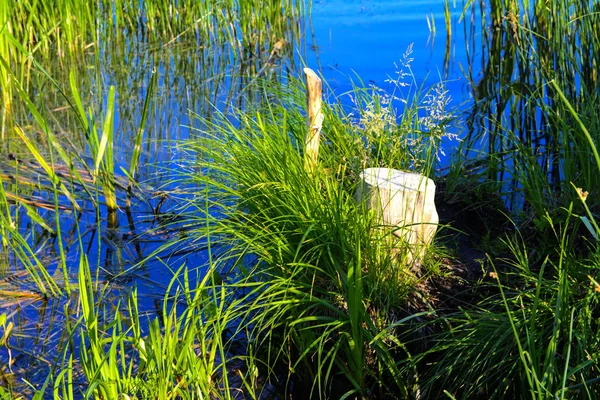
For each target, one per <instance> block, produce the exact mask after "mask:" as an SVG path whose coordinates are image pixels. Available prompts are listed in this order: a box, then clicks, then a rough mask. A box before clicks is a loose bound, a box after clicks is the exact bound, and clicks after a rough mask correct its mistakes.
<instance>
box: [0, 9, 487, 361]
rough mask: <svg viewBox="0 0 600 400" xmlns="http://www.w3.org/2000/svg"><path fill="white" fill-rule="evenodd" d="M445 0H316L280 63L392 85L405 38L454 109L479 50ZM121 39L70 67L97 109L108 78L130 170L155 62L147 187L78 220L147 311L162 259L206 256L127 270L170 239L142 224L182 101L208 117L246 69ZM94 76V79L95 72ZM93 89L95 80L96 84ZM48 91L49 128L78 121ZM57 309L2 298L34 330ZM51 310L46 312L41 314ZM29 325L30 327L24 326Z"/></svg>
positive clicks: (91, 249)
mask: <svg viewBox="0 0 600 400" xmlns="http://www.w3.org/2000/svg"><path fill="white" fill-rule="evenodd" d="M444 6H445V5H444V2H443V1H442V0H439V1H432V0H423V1H399V0H398V1H391V0H387V1H386V0H370V1H369V0H363V1H346V0H329V1H328V0H322V1H315V2H313V4H312V8H311V10H310V11H311V12H310V15H309V16H308V17H307V18H306V19H305V20H303V21H299V26H300V29H299V30H298V31H297V32H295V33H294V34H295V35H297V36H295V37H290V38H287V39H288V40H289V42H290V43H292V44H293V47H291V48H290V49H289V50H288V53H287V55H286V57H284V58H282V59H281V61H280V62H281V64H282V65H284V66H285V67H286V68H287V70H288V71H290V72H291V73H292V74H295V75H296V76H300V74H301V70H302V66H303V64H305V65H306V66H309V67H310V68H312V69H314V70H316V71H318V72H319V73H320V74H322V76H323V77H324V79H325V81H326V82H327V84H328V86H329V88H330V91H331V92H333V93H335V94H336V95H343V94H344V93H346V92H349V91H350V90H351V89H352V82H355V83H358V82H359V80H362V82H363V83H364V85H375V86H377V87H380V88H382V89H386V90H390V89H391V84H390V83H389V82H387V80H388V79H389V78H392V79H393V78H395V74H396V71H397V67H396V66H395V63H396V64H397V63H398V62H399V60H401V59H402V58H403V56H404V55H405V54H406V52H407V49H409V48H411V49H412V53H411V54H410V58H412V59H413V61H412V63H411V72H412V75H413V76H414V79H415V82H416V83H417V84H419V85H420V84H421V83H425V84H426V85H431V84H435V83H437V82H439V81H440V80H442V81H444V82H445V84H446V87H447V89H448V90H449V92H450V95H451V97H452V99H453V102H452V104H451V106H455V107H459V108H460V106H461V105H462V104H465V103H466V102H468V101H469V100H470V91H469V86H468V81H467V80H466V79H465V77H464V73H463V69H467V68H468V65H469V64H470V63H469V60H468V57H471V58H475V57H476V55H475V54H472V53H471V54H470V53H468V52H467V49H468V46H467V43H468V42H467V40H466V39H465V34H464V31H465V30H468V29H465V27H464V23H465V22H464V20H463V21H460V17H461V14H462V9H461V8H460V7H459V6H456V7H454V6H453V5H452V4H450V9H449V15H450V20H451V27H452V34H449V33H448V32H447V31H446V27H445V9H444ZM434 26H435V28H434ZM469 29H470V28H469ZM469 40H475V41H477V37H475V38H473V37H470V38H469ZM126 43H128V45H125V46H113V44H112V43H100V49H99V50H98V54H99V56H100V61H99V62H98V63H95V61H94V56H93V55H92V54H90V55H89V58H87V59H83V60H80V61H81V65H79V66H72V68H74V69H76V70H77V73H76V75H77V77H76V79H78V87H80V88H81V92H82V93H83V94H82V96H83V97H84V99H83V100H84V102H85V103H86V104H89V103H95V107H98V108H101V107H102V103H105V102H106V91H107V88H108V86H109V85H116V89H117V93H118V94H117V113H116V125H117V127H118V128H117V136H116V141H115V149H116V150H117V151H116V155H117V159H116V165H117V168H116V171H117V174H119V167H124V168H125V169H127V166H128V162H129V161H128V160H129V159H130V157H131V154H132V150H133V145H132V143H133V137H134V135H135V132H136V129H137V126H138V125H139V121H140V118H141V112H142V109H143V102H144V99H145V97H146V95H147V92H148V85H149V82H150V77H151V74H152V73H151V71H152V70H153V69H154V70H155V71H156V73H157V74H158V79H157V89H156V91H155V92H154V93H153V94H151V95H152V101H153V103H152V109H151V111H150V113H149V119H148V129H147V135H146V137H145V141H144V144H143V151H142V156H141V163H142V164H143V167H142V168H141V169H140V172H139V179H140V180H141V181H143V184H144V187H148V188H149V187H152V188H153V189H147V191H146V192H145V196H146V200H147V201H141V200H139V199H138V201H136V202H135V204H134V207H133V208H132V209H131V214H129V215H127V214H126V213H124V212H120V213H119V218H118V224H117V226H111V227H109V226H107V225H106V224H105V223H103V224H102V227H101V229H100V230H99V231H98V229H97V225H96V215H95V213H94V212H91V211H90V212H88V213H84V214H83V217H82V218H81V219H80V221H79V222H80V225H81V226H82V227H83V232H84V235H83V238H84V241H85V242H86V244H87V245H86V251H87V253H88V257H90V259H91V260H98V265H101V266H103V269H102V271H101V275H104V276H105V277H107V278H110V279H113V280H114V283H115V284H114V289H113V290H114V292H115V297H116V298H119V297H121V296H125V295H126V294H127V293H129V292H130V290H131V288H132V287H133V286H134V285H136V286H137V287H138V289H139V293H140V296H139V298H140V308H141V309H142V310H145V311H148V312H152V310H154V308H155V304H156V302H157V301H159V299H160V298H162V294H163V293H164V290H165V288H166V285H167V284H168V283H169V280H170V277H171V270H170V269H177V268H178V267H179V266H180V265H181V263H183V262H185V263H187V265H188V266H190V267H191V268H192V267H197V266H200V265H202V264H204V263H205V262H206V257H205V256H204V254H203V253H202V252H191V253H185V254H183V255H182V256H179V257H176V258H173V259H168V258H167V259H165V261H167V262H168V263H169V267H170V269H169V268H166V267H165V265H164V264H161V263H158V262H154V263H150V264H148V265H146V266H145V267H144V268H142V269H135V272H133V273H129V272H127V271H128V269H129V268H131V267H132V266H134V265H135V264H136V263H137V262H138V261H139V260H141V259H143V258H144V257H147V256H149V255H150V254H151V253H152V252H153V251H155V250H156V249H157V248H158V246H160V245H161V244H162V242H163V241H164V240H172V238H173V235H172V234H169V232H166V231H160V230H159V231H153V233H152V235H145V233H147V232H149V231H150V230H151V229H156V228H158V227H160V223H161V218H160V217H159V218H157V217H156V216H155V211H156V210H157V208H158V207H159V204H161V202H162V197H161V195H160V193H159V192H158V190H163V191H171V190H177V184H170V183H168V182H166V181H165V178H164V177H165V176H167V175H168V174H170V173H172V171H173V170H177V168H179V164H180V163H179V160H180V158H181V157H182V154H180V153H179V152H178V146H177V141H179V140H185V139H187V138H188V137H189V135H190V132H191V130H190V127H191V126H194V124H196V122H195V120H194V119H191V118H190V117H189V111H190V110H191V111H193V112H195V113H199V114H201V115H208V113H211V112H214V109H212V108H211V107H212V105H213V104H217V105H218V106H219V107H223V106H224V105H226V104H227V103H231V102H232V101H233V100H232V99H235V96H233V97H232V96H230V95H228V93H229V87H231V86H232V85H233V86H234V87H235V89H236V90H237V89H238V87H236V85H238V83H237V78H236V77H235V76H236V73H238V72H240V71H242V69H241V68H240V66H236V65H235V64H228V61H222V60H221V59H219V55H218V53H214V54H208V53H207V54H204V55H203V56H202V57H203V58H202V60H201V61H199V60H198V54H199V50H197V48H196V47H194V45H193V44H188V43H185V42H184V41H183V39H182V40H181V42H177V41H176V42H175V43H174V44H173V43H170V44H168V45H164V46H162V47H158V48H157V47H156V46H154V45H152V44H150V43H135V42H126ZM470 45H471V48H479V47H478V46H473V43H470ZM219 63H220V64H219ZM471 64H472V63H471ZM217 65H219V68H217V67H216V66H217ZM96 68H100V69H101V70H100V72H99V73H98V74H97V75H95V73H94V76H95V77H96V78H94V77H92V78H90V77H89V76H87V75H86V74H88V73H89V74H92V72H91V71H95V69H96ZM48 69H49V70H50V73H51V74H60V70H61V69H65V70H68V69H69V68H62V67H60V68H58V67H56V68H51V67H50V66H48ZM53 71H54V72H53ZM213 73H214V75H213ZM242 75H243V74H242ZM472 75H473V76H474V77H477V76H478V72H477V71H473V72H472ZM250 76H251V74H250ZM98 77H99V79H100V82H98V81H97V79H98ZM61 78H62V79H61ZM57 80H58V81H59V82H63V85H64V86H68V79H67V78H65V77H57ZM241 81H243V79H242V80H241ZM95 88H101V90H100V91H96V90H95ZM44 96H48V98H44V99H43V103H44V105H45V107H46V111H47V113H48V114H49V115H51V116H52V119H53V120H54V121H56V122H55V123H56V125H55V127H54V128H55V129H56V131H58V132H72V133H73V134H76V133H74V132H76V131H77V127H76V125H75V124H74V123H73V121H72V118H71V117H68V116H67V115H66V113H65V111H64V108H65V101H64V99H63V98H61V97H60V96H58V95H55V94H47V95H46V94H44ZM456 126H457V127H458V126H460V124H457V125H456ZM456 129H459V128H456ZM457 134H459V135H460V134H461V132H457ZM74 141H77V140H74ZM443 145H444V146H447V149H446V153H451V152H452V150H453V148H454V147H455V146H456V143H450V142H447V143H446V142H445V143H444V144H443ZM5 147H8V149H7V151H8V152H11V153H12V152H14V153H16V154H17V155H18V156H21V157H26V155H25V154H24V153H23V154H21V153H19V151H20V150H19V149H18V148H12V147H11V145H10V143H9V144H6V145H5ZM74 151H75V150H74ZM81 151H83V150H81ZM445 162H447V160H446V161H445ZM176 204H177V196H170V197H169V198H168V199H167V200H166V202H165V204H164V205H162V204H161V209H162V210H168V209H169V207H174V206H176ZM83 208H84V209H86V208H87V209H88V210H92V209H93V207H92V206H91V204H89V203H87V204H83ZM49 218H51V217H49ZM61 220H62V221H63V224H64V226H69V225H70V224H71V225H72V214H64V215H63V216H62V217H61ZM26 225H27V223H26V222H24V226H23V229H26V228H27V227H26ZM157 232H158V233H157ZM139 234H142V236H141V239H140V240H135V241H131V238H132V237H134V236H136V235H139ZM73 243H74V242H73ZM77 251H78V248H77V246H73V247H72V248H70V249H69V251H68V255H67V259H68V260H70V261H72V262H73V265H74V266H73V268H74V269H73V270H72V271H71V274H72V276H73V277H74V279H76V265H77V260H78V257H77V256H76V254H77ZM54 256H56V254H54ZM48 265H49V266H50V267H52V266H55V267H57V266H58V260H57V259H56V258H54V259H53V260H51V261H50V262H49V264H48ZM115 277H117V279H115ZM50 303H52V301H50ZM56 307H57V306H56V304H54V305H53V304H47V303H44V304H41V302H39V301H31V302H22V303H18V302H17V303H11V304H10V306H9V308H10V309H13V310H15V312H16V313H17V314H19V315H20V318H21V323H22V324H23V326H37V327H40V328H39V329H41V330H40V332H52V331H53V330H56V329H60V327H61V325H62V324H63V323H64V319H65V316H64V314H62V313H61V312H59V311H57V308H56ZM49 309H50V310H52V311H51V312H48V310H49ZM0 311H2V309H1V308H0ZM40 322H41V323H40ZM27 329H29V328H27ZM36 329H38V328H36ZM29 332H32V331H31V329H29ZM32 333H33V334H32V337H34V338H35V339H31V340H29V339H28V340H24V341H23V343H22V346H23V347H32V348H34V349H37V348H39V347H42V346H48V345H49V344H50V345H51V343H52V342H54V341H56V340H58V339H59V338H58V336H54V335H50V336H53V338H52V339H48V338H47V339H42V338H41V336H40V334H39V332H37V333H36V332H32ZM36 351H37V350H36ZM40 351H41V350H40ZM34 353H35V352H34ZM32 354H33V353H32ZM6 357H7V354H6V353H5V352H4V351H3V350H0V360H3V361H4V360H5V359H6ZM31 359H32V358H30V357H29V356H27V357H24V359H23V361H21V363H22V364H23V365H25V364H26V363H27V362H28V361H27V360H29V361H31Z"/></svg>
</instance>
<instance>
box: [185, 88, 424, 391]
mask: <svg viewBox="0 0 600 400" xmlns="http://www.w3.org/2000/svg"><path fill="white" fill-rule="evenodd" d="M298 86H299V85H298V83H297V82H294V81H292V82H290V83H289V84H288V85H286V86H284V87H279V88H274V87H266V88H265V92H266V93H268V96H266V97H267V99H269V100H265V101H264V102H263V103H262V104H259V105H258V106H254V107H251V108H249V109H247V110H244V112H238V113H235V114H233V115H231V114H230V115H227V116H226V115H223V114H220V113H218V112H217V111H215V114H213V115H212V116H211V120H210V121H208V120H206V119H201V118H200V117H199V116H198V118H199V119H201V125H202V126H203V128H202V129H199V130H198V132H197V136H196V137H195V139H194V140H193V141H191V142H190V143H189V144H187V145H186V146H185V148H186V149H187V151H188V159H190V160H193V161H191V165H188V167H189V168H190V175H189V177H188V178H189V179H190V180H191V181H192V182H193V183H194V184H195V188H196V189H195V190H196V192H195V194H194V198H192V199H191V200H190V202H189V204H188V205H187V206H186V207H193V208H194V209H195V210H196V211H194V214H190V213H189V210H190V208H188V212H187V218H188V223H187V224H188V226H195V228H194V229H193V230H191V231H190V232H189V233H190V235H191V236H192V237H193V238H195V241H196V242H197V243H201V244H200V246H203V247H204V246H207V247H208V248H209V249H211V252H212V253H213V255H214V259H213V262H214V264H215V266H216V268H218V269H219V270H221V271H225V272H227V271H229V272H231V274H230V275H229V282H230V283H229V284H230V285H231V286H232V287H237V288H238V296H240V298H241V299H242V301H240V302H239V303H237V306H236V307H237V308H235V309H234V310H233V311H232V312H233V315H235V318H234V319H235V320H236V321H238V326H237V332H236V333H235V334H234V335H233V337H234V338H235V337H243V338H245V340H247V344H246V347H247V349H252V357H251V360H252V361H251V362H252V365H253V366H254V367H255V368H258V370H259V371H260V372H259V373H260V374H264V375H265V376H267V377H268V378H269V379H271V380H272V381H273V383H274V386H275V387H277V388H279V390H281V391H282V394H283V393H284V392H287V391H292V392H293V394H294V395H295V396H300V397H302V396H308V397H313V398H316V397H341V396H356V397H385V396H406V395H407V394H408V391H409V388H408V384H407V382H408V381H409V376H408V375H407V374H406V373H405V372H402V365H403V364H404V363H405V362H406V360H408V359H410V354H409V353H408V351H407V349H406V348H405V346H404V345H403V343H402V342H401V341H400V340H399V339H398V336H397V333H398V332H399V331H401V327H402V326H403V325H404V324H406V323H408V321H409V320H410V319H411V318H414V317H415V315H412V316H408V317H406V318H404V319H403V318H402V315H407V314H406V313H403V312H402V306H403V305H404V304H405V302H406V299H407V295H408V294H409V293H411V292H414V291H415V284H416V282H417V280H418V279H419V276H418V275H415V273H414V272H413V271H412V269H411V265H407V264H406V263H405V262H404V261H405V260H406V258H405V257H403V256H402V253H401V252H397V251H395V248H394V247H395V245H394V242H393V241H392V240H389V237H390V236H391V232H390V231H388V232H387V233H382V232H384V231H382V230H381V229H378V228H380V227H378V224H377V222H376V219H375V215H373V214H372V213H370V212H367V211H366V210H364V209H363V207H360V206H359V205H358V204H357V203H356V200H355V198H354V194H355V191H356V187H357V184H358V175H359V174H360V171H361V170H362V169H363V168H366V167H368V166H388V167H403V168H405V169H406V168H409V167H411V165H412V166H413V167H414V163H413V162H412V161H408V160H409V157H408V155H407V154H405V152H407V151H409V150H410V148H411V145H412V144H414V143H415V140H417V139H418V138H419V135H423V136H427V133H425V132H424V131H421V130H419V129H416V128H415V126H420V125H419V121H420V117H419V111H420V110H418V109H417V110H415V109H414V107H421V105H420V104H418V103H417V102H414V103H411V104H408V105H406V107H405V108H404V112H405V113H412V114H411V116H410V117H408V116H407V117H406V120H405V121H404V122H403V123H398V122H395V121H394V120H393V119H390V118H388V119H387V120H385V121H383V123H382V124H381V125H376V124H375V123H373V124H366V123H365V119H364V115H363V119H362V122H361V120H360V119H359V122H355V121H356V120H355V119H353V118H352V117H351V116H348V115H347V114H346V113H345V112H344V111H343V107H342V105H341V104H340V103H334V105H326V106H325V107H324V110H323V111H324V114H325V122H324V126H323V131H322V132H323V138H322V141H323V143H322V145H321V148H320V154H319V166H318V167H317V169H316V170H315V171H310V172H309V171H306V170H305V166H304V159H303V154H302V153H303V147H302V146H303V143H304V135H305V133H306V124H305V119H304V116H303V113H302V111H301V109H302V108H303V105H304V102H305V97H304V96H305V95H304V93H303V92H302V91H301V90H300V89H299V88H298ZM366 93H367V92H366V91H361V90H357V91H356V93H355V96H361V97H360V99H361V100H360V101H363V102H364V101H366V100H367V99H368V98H367V97H365V96H366ZM355 98H356V97H355ZM274 99H280V100H274ZM379 99H380V97H378V95H377V93H376V94H375V95H374V96H373V97H372V98H371V101H372V102H374V103H375V102H377V101H378V100H379ZM363 104H366V103H363ZM380 106H381V104H379V105H376V106H375V107H376V108H371V106H370V105H367V108H366V109H363V110H358V113H361V111H365V110H374V109H378V110H379V111H381V108H378V107H380ZM386 107H387V111H385V113H388V114H383V115H388V116H389V115H391V114H390V113H391V111H392V109H393V108H392V105H391V104H386ZM369 118H370V120H371V122H374V121H373V120H374V114H373V115H370V116H369ZM409 121H410V122H409ZM403 137H404V138H405V139H404V140H405V142H406V143H402V145H403V146H402V145H400V144H401V143H400V142H401V141H402V140H403V139H402V138H403ZM427 137H428V136H427ZM386 138H387V139H386ZM392 138H394V140H396V141H397V142H388V147H389V148H390V150H391V151H390V152H386V153H383V152H381V151H374V147H373V142H372V140H377V143H378V144H379V145H380V148H381V149H383V148H384V147H385V141H386V140H391V139H392ZM435 152H436V149H435V147H433V146H432V147H431V148H430V149H429V154H430V155H431V154H435ZM413 161H414V160H413ZM425 170H426V171H427V172H428V173H431V166H430V167H429V168H423V169H422V170H421V171H425ZM382 234H383V235H384V236H385V235H387V237H383V238H382V237H381V235H382ZM184 243H186V245H187V243H189V242H188V241H186V242H184ZM245 356H246V360H250V358H249V355H248V354H246V355H245ZM292 388H293V389H292ZM288 394H289V393H288Z"/></svg>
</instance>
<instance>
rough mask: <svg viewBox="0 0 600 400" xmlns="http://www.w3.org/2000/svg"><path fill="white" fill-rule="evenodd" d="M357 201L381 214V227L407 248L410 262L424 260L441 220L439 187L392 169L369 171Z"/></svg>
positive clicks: (362, 178)
mask: <svg viewBox="0 0 600 400" xmlns="http://www.w3.org/2000/svg"><path fill="white" fill-rule="evenodd" d="M360 178H361V183H360V184H359V185H358V188H357V190H356V199H357V201H358V202H359V203H360V202H364V205H365V206H366V207H367V208H368V209H369V210H374V211H375V212H376V213H377V214H378V219H379V221H378V222H379V223H380V224H381V225H383V226H384V227H389V228H391V229H392V230H393V233H394V235H396V237H398V238H399V239H400V240H401V243H399V244H398V247H397V249H398V250H400V249H403V248H407V249H408V250H409V254H406V256H407V257H408V258H407V260H408V262H414V261H419V260H422V258H423V256H424V255H425V252H426V250H427V247H428V246H429V245H430V244H431V242H432V240H433V237H434V235H435V232H436V230H437V224H438V223H439V217H438V213H437V210H436V208H435V203H434V198H435V183H434V182H433V181H432V180H431V179H429V178H427V177H425V176H423V175H420V174H415V173H411V172H403V171H399V170H395V169H390V168H368V169H365V170H364V171H363V172H362V173H361V174H360Z"/></svg>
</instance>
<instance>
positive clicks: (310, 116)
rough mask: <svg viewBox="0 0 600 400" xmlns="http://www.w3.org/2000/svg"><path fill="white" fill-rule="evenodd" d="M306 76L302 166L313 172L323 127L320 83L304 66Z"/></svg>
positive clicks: (319, 79) (312, 72)
mask: <svg viewBox="0 0 600 400" xmlns="http://www.w3.org/2000/svg"><path fill="white" fill-rule="evenodd" d="M304 75H305V77H306V111H307V115H306V123H307V125H308V133H307V135H306V140H305V144H304V168H305V169H306V170H307V171H308V172H309V173H313V172H315V170H316V169H317V161H318V157H319V141H320V136H321V128H322V127H323V119H324V116H323V110H322V109H321V102H322V97H323V94H322V83H321V78H319V77H318V76H317V74H316V73H315V72H314V71H313V70H312V69H310V68H304Z"/></svg>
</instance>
